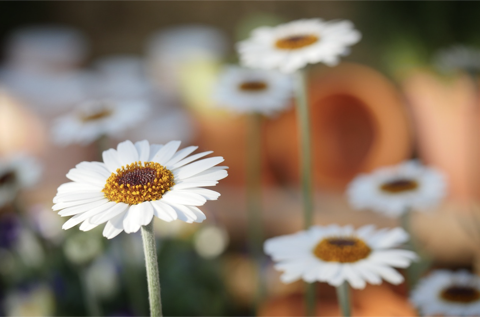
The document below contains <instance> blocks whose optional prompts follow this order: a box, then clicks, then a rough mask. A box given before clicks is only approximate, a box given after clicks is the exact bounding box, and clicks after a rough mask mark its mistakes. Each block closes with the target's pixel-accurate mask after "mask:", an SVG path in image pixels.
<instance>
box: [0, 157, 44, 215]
mask: <svg viewBox="0 0 480 317" xmlns="http://www.w3.org/2000/svg"><path fill="white" fill-rule="evenodd" d="M41 173H42V167H41V165H40V163H39V162H38V161H37V160H36V159H34V158H33V157H30V156H27V155H24V154H18V155H13V156H11V157H8V158H4V159H0V207H2V206H4V205H5V204H7V203H9V202H11V201H13V199H14V198H15V196H16V195H17V193H18V191H19V190H20V189H22V188H28V187H31V186H33V185H35V184H36V183H37V182H38V180H39V178H40V175H41Z"/></svg>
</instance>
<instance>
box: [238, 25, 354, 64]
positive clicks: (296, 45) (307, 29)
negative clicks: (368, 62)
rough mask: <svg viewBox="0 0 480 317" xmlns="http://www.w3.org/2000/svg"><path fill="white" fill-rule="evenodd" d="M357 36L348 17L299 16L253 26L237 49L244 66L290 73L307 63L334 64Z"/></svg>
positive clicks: (347, 51)
mask: <svg viewBox="0 0 480 317" xmlns="http://www.w3.org/2000/svg"><path fill="white" fill-rule="evenodd" d="M360 38H361V35H360V32H358V31H357V30H355V29H354V28H353V24H352V23H351V22H350V21H331V22H324V21H322V20H321V19H303V20H297V21H293V22H289V23H286V24H282V25H279V26H277V27H261V28H257V29H255V30H253V31H252V33H251V37H250V38H249V39H247V40H245V41H242V42H240V43H238V46H237V49H238V52H239V54H240V59H241V62H242V64H243V65H245V66H247V67H252V68H262V69H278V70H280V71H282V72H285V73H291V72H294V71H296V70H298V69H300V68H302V67H304V66H306V65H307V64H309V63H310V64H316V63H319V62H323V63H325V64H327V65H329V66H334V65H336V64H337V63H338V60H339V57H340V56H343V55H346V54H348V53H349V48H348V46H350V45H352V44H355V43H357V42H358V41H359V40H360Z"/></svg>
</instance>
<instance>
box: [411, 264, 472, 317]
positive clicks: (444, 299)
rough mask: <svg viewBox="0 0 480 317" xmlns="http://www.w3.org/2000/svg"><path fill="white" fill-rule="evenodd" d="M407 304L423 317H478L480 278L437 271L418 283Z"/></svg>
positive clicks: (460, 273) (461, 272)
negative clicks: (440, 316) (410, 302)
mask: <svg viewBox="0 0 480 317" xmlns="http://www.w3.org/2000/svg"><path fill="white" fill-rule="evenodd" d="M410 300H411V301H412V303H413V304H414V305H415V306H417V308H418V309H419V310H420V313H421V314H422V315H425V316H429V315H442V316H478V315H480V277H478V276H477V275H473V274H471V273H469V272H467V271H458V272H450V271H447V270H437V271H434V272H432V273H431V274H430V275H428V276H427V277H425V278H424V279H422V280H420V281H419V283H418V285H417V287H416V288H415V289H414V290H413V291H412V294H411V296H410Z"/></svg>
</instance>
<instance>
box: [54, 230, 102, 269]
mask: <svg viewBox="0 0 480 317" xmlns="http://www.w3.org/2000/svg"><path fill="white" fill-rule="evenodd" d="M100 238H101V237H100V236H99V235H96V234H81V233H75V234H73V235H71V236H69V237H68V238H67V240H66V241H65V243H64V244H63V252H64V254H65V256H66V257H67V259H68V260H69V261H70V262H72V263H74V264H76V265H84V264H87V263H89V262H91V261H93V260H94V259H95V258H96V257H97V256H98V255H99V254H100V252H101V251H102V241H101V240H100Z"/></svg>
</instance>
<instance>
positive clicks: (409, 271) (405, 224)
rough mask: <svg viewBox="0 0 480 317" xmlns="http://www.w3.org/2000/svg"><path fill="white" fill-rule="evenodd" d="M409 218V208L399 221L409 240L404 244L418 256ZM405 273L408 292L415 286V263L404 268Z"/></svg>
mask: <svg viewBox="0 0 480 317" xmlns="http://www.w3.org/2000/svg"><path fill="white" fill-rule="evenodd" d="M410 217H411V210H410V208H407V210H405V212H404V213H403V214H402V216H401V219H400V221H401V224H402V228H403V230H405V231H406V232H407V233H408V235H409V239H408V242H407V243H406V247H407V249H409V250H411V251H413V252H415V253H417V254H418V255H419V256H420V254H419V253H418V252H417V248H416V243H415V239H414V236H413V234H412V228H411V219H410ZM405 271H406V275H407V281H406V283H407V289H408V290H409V291H410V290H412V288H413V286H415V284H416V280H417V269H416V266H415V263H412V264H411V265H410V266H409V267H408V268H406V270H405Z"/></svg>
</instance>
